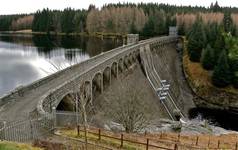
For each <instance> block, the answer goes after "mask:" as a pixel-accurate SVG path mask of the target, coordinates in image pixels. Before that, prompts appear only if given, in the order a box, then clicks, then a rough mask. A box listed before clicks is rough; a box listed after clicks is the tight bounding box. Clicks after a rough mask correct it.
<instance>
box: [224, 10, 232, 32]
mask: <svg viewBox="0 0 238 150" xmlns="http://www.w3.org/2000/svg"><path fill="white" fill-rule="evenodd" d="M223 26H224V30H225V32H227V33H228V32H232V27H233V23H232V18H231V13H230V12H225V13H224V18H223Z"/></svg>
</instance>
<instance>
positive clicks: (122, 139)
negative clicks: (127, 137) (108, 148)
mask: <svg viewBox="0 0 238 150" xmlns="http://www.w3.org/2000/svg"><path fill="white" fill-rule="evenodd" d="M121 147H123V134H121Z"/></svg>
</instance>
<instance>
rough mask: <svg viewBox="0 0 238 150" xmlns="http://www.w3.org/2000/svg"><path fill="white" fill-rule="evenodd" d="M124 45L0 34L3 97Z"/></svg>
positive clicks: (0, 90)
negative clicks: (21, 87) (14, 90)
mask: <svg viewBox="0 0 238 150" xmlns="http://www.w3.org/2000/svg"><path fill="white" fill-rule="evenodd" d="M121 45H122V40H118V39H117V40H115V39H114V40H113V39H100V38H96V37H84V36H46V35H34V36H33V35H10V34H0V97H1V96H3V95H4V94H6V93H9V92H10V91H11V90H13V89H15V88H17V87H19V86H22V85H26V84H29V83H31V82H33V81H35V80H37V79H40V78H42V77H45V76H47V75H50V74H52V73H54V72H56V71H58V70H60V69H63V68H65V67H68V66H70V65H72V64H75V63H79V62H81V61H84V60H86V59H89V58H90V57H93V56H95V55H98V54H100V53H102V52H105V51H108V50H111V49H113V48H115V47H119V46H121Z"/></svg>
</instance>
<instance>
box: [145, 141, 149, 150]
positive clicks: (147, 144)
mask: <svg viewBox="0 0 238 150" xmlns="http://www.w3.org/2000/svg"><path fill="white" fill-rule="evenodd" d="M148 149H149V139H147V141H146V150H148Z"/></svg>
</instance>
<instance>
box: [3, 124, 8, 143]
mask: <svg viewBox="0 0 238 150" xmlns="http://www.w3.org/2000/svg"><path fill="white" fill-rule="evenodd" d="M6 128H7V122H6V121H4V122H3V140H7V133H6V132H7V130H6Z"/></svg>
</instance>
